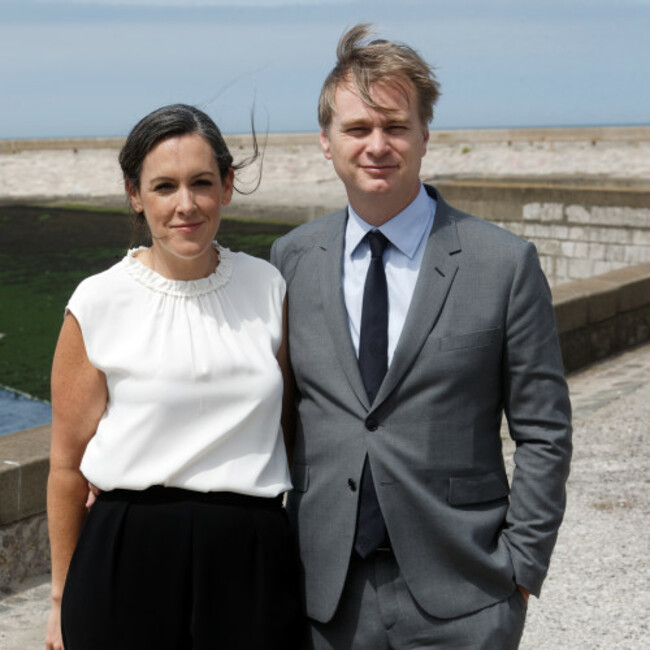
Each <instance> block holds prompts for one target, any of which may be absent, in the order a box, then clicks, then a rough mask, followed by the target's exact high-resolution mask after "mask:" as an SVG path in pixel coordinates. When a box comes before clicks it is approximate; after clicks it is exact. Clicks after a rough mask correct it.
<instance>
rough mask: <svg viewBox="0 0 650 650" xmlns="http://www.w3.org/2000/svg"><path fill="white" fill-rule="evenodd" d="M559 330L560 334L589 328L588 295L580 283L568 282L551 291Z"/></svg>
mask: <svg viewBox="0 0 650 650" xmlns="http://www.w3.org/2000/svg"><path fill="white" fill-rule="evenodd" d="M551 294H552V296H553V307H554V309H555V320H556V322H557V330H558V332H559V333H560V334H562V333H564V332H571V331H574V330H578V329H580V328H584V327H586V326H587V304H588V300H587V298H588V294H587V292H586V291H585V290H584V288H583V287H582V286H581V283H580V282H568V283H566V284H561V285H559V286H555V287H553V288H552V289H551Z"/></svg>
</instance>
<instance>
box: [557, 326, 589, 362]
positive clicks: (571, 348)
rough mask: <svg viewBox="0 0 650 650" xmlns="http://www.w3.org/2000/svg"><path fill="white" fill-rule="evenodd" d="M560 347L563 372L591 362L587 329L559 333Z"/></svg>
mask: <svg viewBox="0 0 650 650" xmlns="http://www.w3.org/2000/svg"><path fill="white" fill-rule="evenodd" d="M560 349H561V351H562V360H563V362H564V370H565V372H572V371H574V370H579V369H580V368H584V367H585V366H588V365H589V364H590V363H591V357H590V354H589V337H588V333H587V329H586V328H585V329H577V330H571V331H567V332H564V333H563V334H560Z"/></svg>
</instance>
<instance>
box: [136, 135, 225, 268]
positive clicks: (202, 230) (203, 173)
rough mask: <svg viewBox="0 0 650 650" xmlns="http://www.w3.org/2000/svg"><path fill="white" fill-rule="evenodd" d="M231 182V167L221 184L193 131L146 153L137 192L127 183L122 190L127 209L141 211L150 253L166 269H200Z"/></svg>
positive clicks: (210, 157)
mask: <svg viewBox="0 0 650 650" xmlns="http://www.w3.org/2000/svg"><path fill="white" fill-rule="evenodd" d="M233 178H234V172H233V170H232V169H231V170H230V171H229V172H228V174H227V175H226V178H225V179H224V180H223V181H222V180H221V174H220V172H219V166H218V165H217V160H216V158H215V155H214V152H213V151H212V147H211V146H210V145H209V144H208V142H207V141H206V140H204V139H203V137H202V136H201V135H199V134H198V133H192V134H187V135H181V136H178V137H172V138H168V139H166V140H162V141H161V142H159V143H158V144H157V145H156V146H155V147H154V148H153V149H152V150H151V151H150V152H149V153H148V154H147V156H146V157H145V159H144V163H143V165H142V174H141V176H140V188H139V189H137V188H134V187H131V186H130V184H127V192H128V195H129V200H130V202H131V206H132V208H133V209H134V210H135V211H136V212H144V216H145V219H146V220H147V224H148V225H149V229H150V230H151V237H152V241H153V249H154V250H155V252H156V254H157V255H161V256H162V257H163V259H164V260H165V261H166V262H167V264H168V265H177V264H179V263H180V264H183V265H187V264H188V263H191V262H196V263H197V265H200V264H201V263H202V262H205V261H206V260H209V259H210V257H211V256H212V255H213V253H212V250H211V248H212V246H211V243H212V240H213V239H214V238H215V236H216V234H217V230H218V228H219V222H220V217H221V206H222V205H228V204H229V203H230V199H231V198H232V192H233Z"/></svg>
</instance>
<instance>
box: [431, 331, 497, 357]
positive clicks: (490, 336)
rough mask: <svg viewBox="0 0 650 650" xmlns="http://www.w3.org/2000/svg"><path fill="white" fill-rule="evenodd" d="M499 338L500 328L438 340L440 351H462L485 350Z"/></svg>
mask: <svg viewBox="0 0 650 650" xmlns="http://www.w3.org/2000/svg"><path fill="white" fill-rule="evenodd" d="M500 337H501V328H500V327H495V328H494V329H490V330H481V331H478V332H468V333H467V334H459V335H458V336H446V337H444V338H442V339H440V350H441V351H442V352H446V351H448V350H462V349H463V348H485V347H489V346H492V345H495V344H497V343H498V342H499V340H500Z"/></svg>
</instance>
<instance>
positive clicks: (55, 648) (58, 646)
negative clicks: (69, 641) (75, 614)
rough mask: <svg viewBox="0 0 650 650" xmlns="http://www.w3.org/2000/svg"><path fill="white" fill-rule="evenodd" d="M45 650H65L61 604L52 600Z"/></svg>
mask: <svg viewBox="0 0 650 650" xmlns="http://www.w3.org/2000/svg"><path fill="white" fill-rule="evenodd" d="M45 650H64V648H63V639H62V638H61V603H60V602H57V601H54V600H52V605H51V606H50V614H49V616H48V618H47V632H46V634H45Z"/></svg>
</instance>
